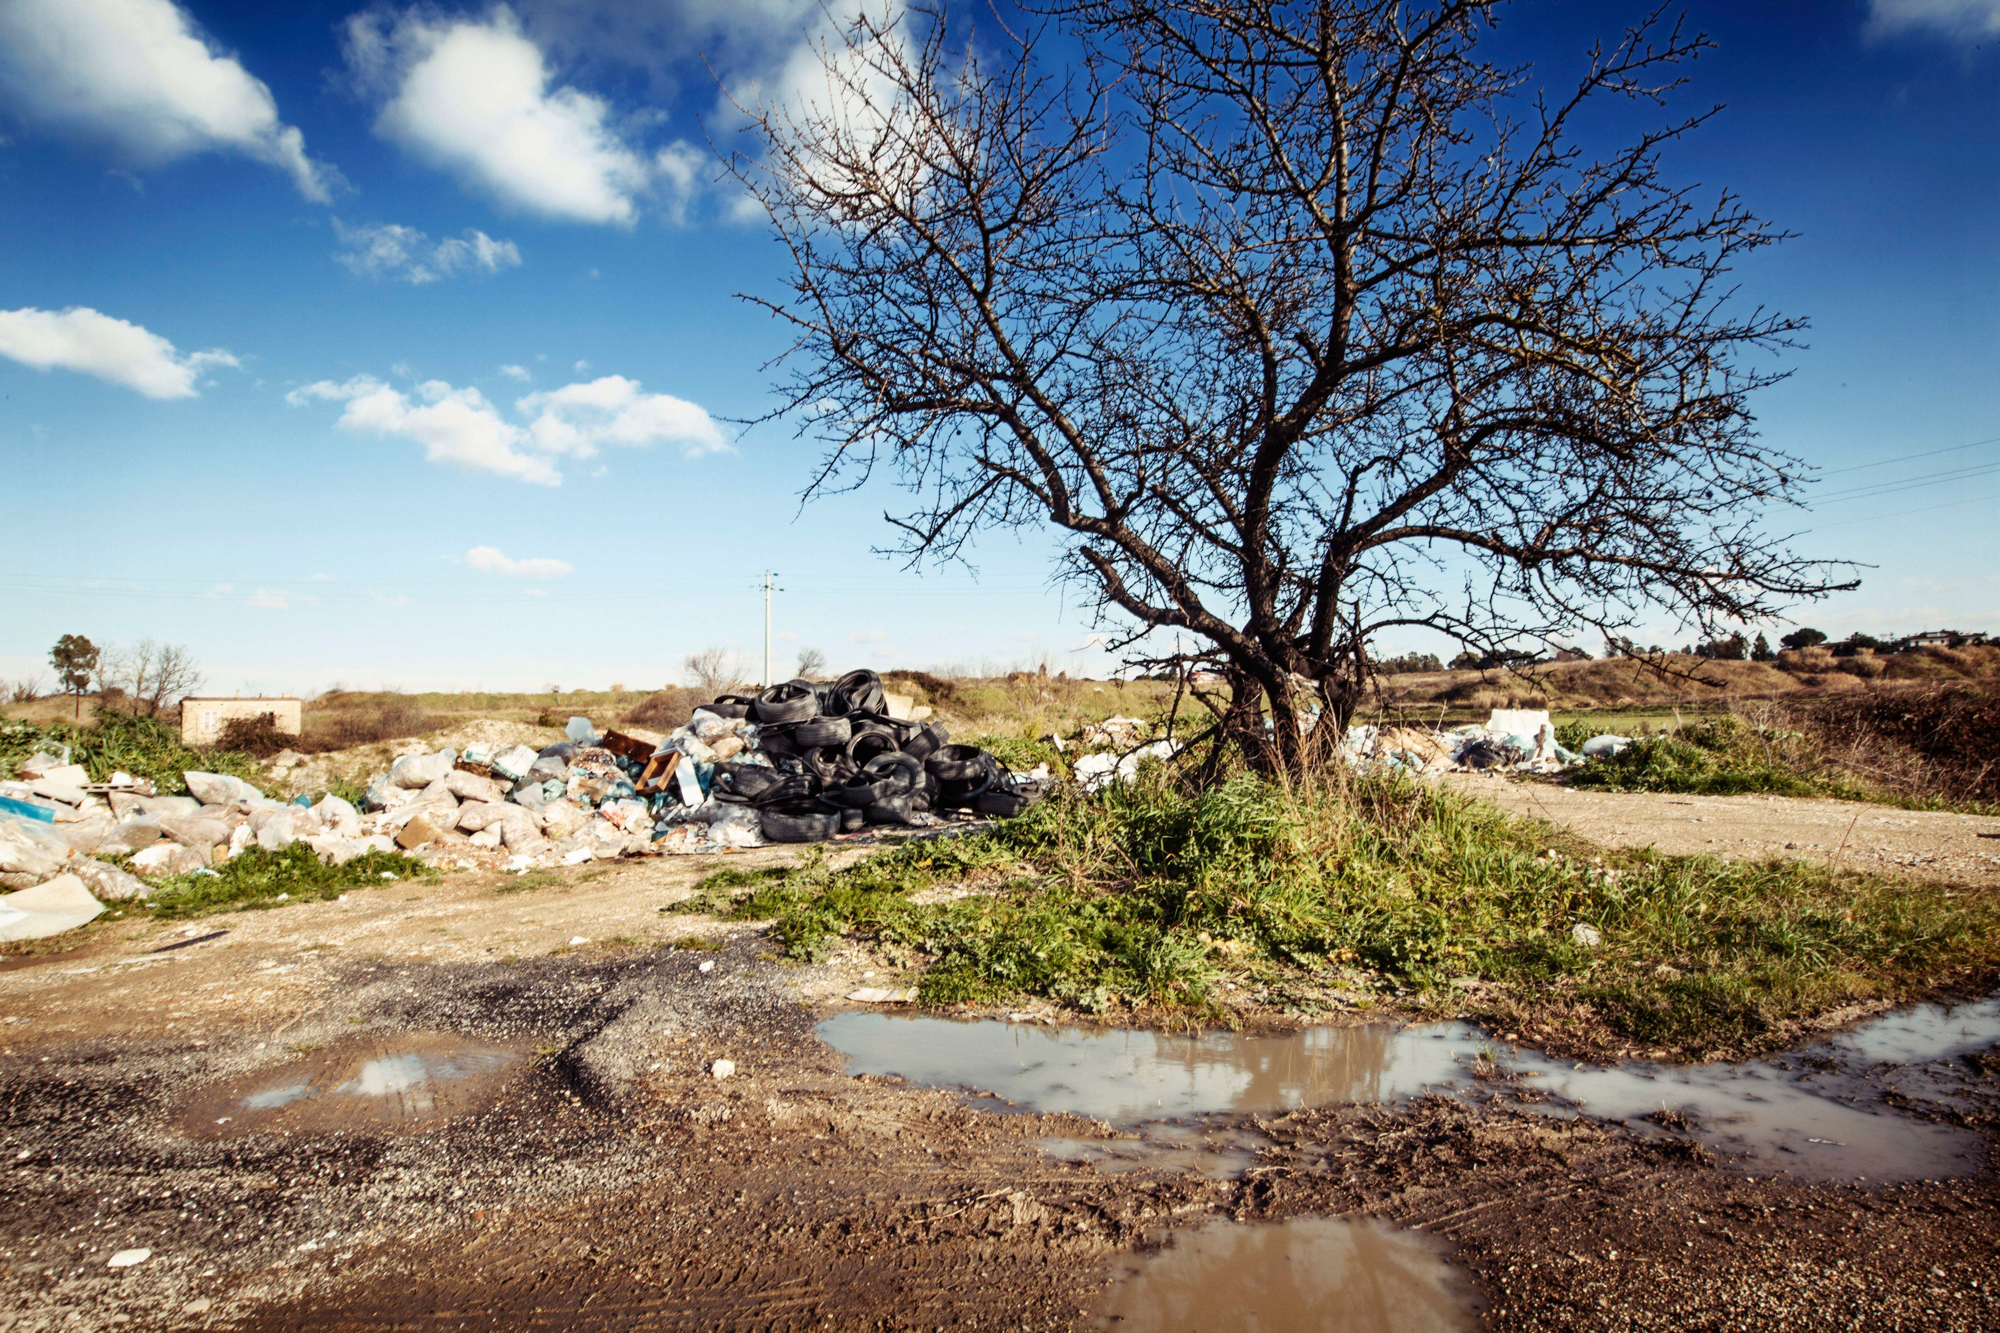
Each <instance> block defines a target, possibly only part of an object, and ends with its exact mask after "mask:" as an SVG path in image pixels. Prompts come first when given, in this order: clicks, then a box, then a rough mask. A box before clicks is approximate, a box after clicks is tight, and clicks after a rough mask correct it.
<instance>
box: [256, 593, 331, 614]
mask: <svg viewBox="0 0 2000 1333" xmlns="http://www.w3.org/2000/svg"><path fill="white" fill-rule="evenodd" d="M318 600H319V599H318V598H317V597H310V596H307V595H305V594H303V593H296V592H284V591H282V590H280V591H278V592H272V591H270V590H268V589H265V588H259V589H257V591H255V592H253V593H251V594H250V595H249V596H248V597H246V598H244V600H243V605H245V606H254V607H256V608H257V609H258V610H260V611H289V610H291V609H292V604H293V603H295V602H296V603H299V604H301V605H303V604H306V603H310V602H316V601H318Z"/></svg>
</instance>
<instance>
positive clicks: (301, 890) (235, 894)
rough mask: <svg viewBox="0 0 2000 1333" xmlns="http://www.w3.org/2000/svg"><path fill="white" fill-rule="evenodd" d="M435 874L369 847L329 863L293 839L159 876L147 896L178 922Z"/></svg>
mask: <svg viewBox="0 0 2000 1333" xmlns="http://www.w3.org/2000/svg"><path fill="white" fill-rule="evenodd" d="M436 878H437V872H436V871H435V870H432V869H431V868H430V866H428V865H426V864H425V863H424V862H422V861H418V860H415V859H413V858H411V857H407V856H404V855H403V854H402V853H401V852H384V851H370V852H367V853H365V854H363V855H361V856H357V857H355V858H354V859H353V860H352V861H349V862H348V863H347V864H346V865H341V866H330V865H327V864H325V863H324V862H322V861H321V860H320V859H319V857H318V856H317V855H315V854H314V852H313V850H312V848H310V847H308V846H306V845H305V844H304V843H302V842H295V843H293V844H291V845H290V846H289V847H286V848H284V849H282V850H280V851H275V852H269V851H265V850H264V849H263V848H261V847H246V848H244V849H243V851H241V852H239V853H238V854H237V855H235V856H233V857H231V858H230V859H229V860H228V861H225V862H224V863H223V864H222V865H221V866H220V867H219V868H217V869H216V870H215V871H213V872H212V873H202V872H196V873H194V874H191V875H174V876H171V877H169V878H167V879H164V880H161V881H160V883H159V884H158V886H157V887H155V888H154V890H153V891H152V893H151V895H149V896H148V897H147V899H146V906H147V907H148V908H150V909H151V910H152V914H153V915H154V916H155V917H159V918H162V919H166V920H179V919H183V918H186V917H196V916H207V915H209V914H211V913H214V912H233V911H239V910H242V909H245V908H250V909H258V908H266V907H277V906H281V905H282V904H281V903H280V901H279V900H280V897H281V896H282V898H283V900H284V902H323V901H325V900H326V899H329V898H338V897H339V896H340V895H341V894H343V893H346V892H347V891H348V890H350V889H365V888H377V887H380V886H381V885H382V884H384V883H386V882H389V881H393V880H410V879H422V880H427V881H433V880H435V879H436Z"/></svg>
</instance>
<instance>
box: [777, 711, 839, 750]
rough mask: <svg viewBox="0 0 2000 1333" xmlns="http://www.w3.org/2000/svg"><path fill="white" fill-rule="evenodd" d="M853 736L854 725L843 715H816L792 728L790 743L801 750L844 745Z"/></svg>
mask: <svg viewBox="0 0 2000 1333" xmlns="http://www.w3.org/2000/svg"><path fill="white" fill-rule="evenodd" d="M853 737H854V727H853V725H852V724H851V723H850V722H848V720H847V719H846V718H844V717H816V718H814V719H813V720H812V721H810V722H800V723H798V724H797V725H796V726H794V727H793V728H792V744H794V745H796V746H798V747H799V748H800V749H801V750H818V749H823V748H825V747H826V746H829V745H845V744H847V742H848V741H850V740H852V739H853Z"/></svg>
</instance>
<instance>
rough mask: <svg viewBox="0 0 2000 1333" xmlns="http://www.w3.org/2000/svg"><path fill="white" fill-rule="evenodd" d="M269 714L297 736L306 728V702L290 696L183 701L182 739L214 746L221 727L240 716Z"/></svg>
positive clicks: (279, 727) (191, 742) (281, 729)
mask: <svg viewBox="0 0 2000 1333" xmlns="http://www.w3.org/2000/svg"><path fill="white" fill-rule="evenodd" d="M259 713H269V714H270V715H271V716H272V718H273V719H274V721H275V723H276V725H277V728H278V730H279V731H283V732H289V733H290V734H291V735H294V736H296V735H298V734H299V733H300V732H302V731H304V730H305V701H304V700H303V699H294V698H292V697H290V696H281V697H276V698H268V699H267V698H265V697H264V696H263V695H261V694H260V695H257V696H256V697H255V698H245V697H243V696H241V695H238V696H236V697H233V698H228V699H183V700H181V740H182V741H183V742H185V743H186V744H188V745H213V744H215V743H216V742H217V741H219V740H221V739H222V729H223V727H225V726H227V725H228V724H229V723H230V722H231V721H232V720H234V719H236V718H239V717H256V716H257V715H258V714H259Z"/></svg>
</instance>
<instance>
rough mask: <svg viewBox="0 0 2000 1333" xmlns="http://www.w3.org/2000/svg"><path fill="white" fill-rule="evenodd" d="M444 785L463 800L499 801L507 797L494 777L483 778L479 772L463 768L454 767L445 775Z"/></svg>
mask: <svg viewBox="0 0 2000 1333" xmlns="http://www.w3.org/2000/svg"><path fill="white" fill-rule="evenodd" d="M444 785H445V788H446V790H448V791H450V792H451V794H452V795H453V796H456V797H457V798H458V799H459V800H461V801H491V802H498V801H504V800H505V799H507V795H506V793H505V792H503V791H501V790H500V784H499V783H497V782H495V781H494V780H493V779H492V778H482V777H480V776H479V774H477V773H468V772H466V771H465V770H464V769H462V768H454V769H453V770H451V772H449V773H447V774H445V775H444Z"/></svg>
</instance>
